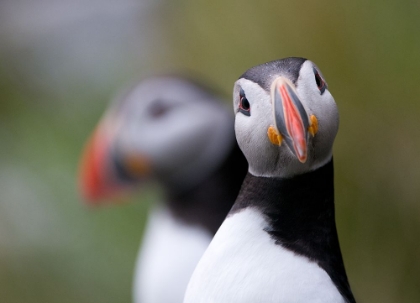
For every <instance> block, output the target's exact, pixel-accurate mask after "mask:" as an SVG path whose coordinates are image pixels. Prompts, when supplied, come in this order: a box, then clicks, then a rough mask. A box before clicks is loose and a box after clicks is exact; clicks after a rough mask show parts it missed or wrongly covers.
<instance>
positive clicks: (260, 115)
mask: <svg viewBox="0 0 420 303" xmlns="http://www.w3.org/2000/svg"><path fill="white" fill-rule="evenodd" d="M233 105H234V112H235V134H236V138H237V141H238V144H239V146H240V148H241V150H242V152H243V153H244V155H245V157H246V159H247V161H248V165H249V166H248V167H249V169H248V173H247V176H246V177H245V180H244V182H243V185H242V188H241V190H240V192H239V195H238V197H237V199H236V201H235V204H234V205H233V207H232V209H231V211H230V212H229V214H228V216H227V217H226V219H225V221H224V222H223V224H222V225H221V227H220V228H219V230H218V231H217V233H216V235H215V236H214V238H213V240H212V242H211V243H210V245H209V247H208V248H207V250H206V252H205V253H204V255H203V257H202V258H201V260H200V261H199V263H198V264H197V267H196V269H195V271H194V273H193V275H192V277H191V280H190V282H189V284H188V288H187V291H186V294H185V299H184V303H210V302H212V303H213V302H217V303H235V302H241V303H248V302H249V303H255V302H264V303H274V302H275V303H321V302H322V303H344V302H346V303H354V302H355V299H354V296H353V294H352V291H351V289H350V286H349V282H348V279H347V275H346V271H345V267H344V263H343V258H342V254H341V251H340V245H339V240H338V235H337V229H336V223H335V215H334V175H333V174H334V169H333V158H332V148H333V142H334V139H335V137H336V134H337V131H338V125H339V115H338V109H337V105H336V103H335V101H334V98H333V96H332V95H331V93H330V91H329V89H328V85H327V82H326V81H325V78H324V76H323V75H322V73H321V71H320V69H319V68H318V67H317V66H316V65H315V64H314V63H313V62H311V61H310V60H307V59H304V58H296V57H291V58H285V59H281V60H275V61H271V62H268V63H265V64H262V65H258V66H255V67H252V68H250V69H249V70H247V71H246V72H245V73H244V74H242V76H240V78H239V79H238V80H237V81H236V82H235V84H234V90H233Z"/></svg>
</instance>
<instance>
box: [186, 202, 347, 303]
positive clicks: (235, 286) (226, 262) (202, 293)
mask: <svg viewBox="0 0 420 303" xmlns="http://www.w3.org/2000/svg"><path fill="white" fill-rule="evenodd" d="M266 226H267V222H266V221H265V219H264V218H263V216H262V215H261V214H260V213H259V212H258V211H256V210H253V209H251V208H247V209H244V210H242V211H240V212H239V213H236V214H234V215H232V216H230V217H228V218H227V219H226V220H225V222H224V223H223V224H222V226H221V227H220V229H219V231H218V232H217V233H216V235H215V237H214V239H213V240H212V242H211V244H210V246H209V248H208V249H207V251H206V252H205V254H204V255H203V258H202V259H201V260H200V262H199V264H198V265H197V268H196V270H195V271H194V274H193V276H192V278H191V281H190V283H189V285H188V289H187V292H186V295H185V300H184V303H234V302H240V303H248V302H249V303H256V302H264V303H271V302H273V303H274V302H275V303H283V302H284V303H344V302H345V301H344V299H343V298H342V296H341V295H340V293H339V292H338V290H337V288H336V287H335V285H334V284H333V282H332V280H331V278H330V277H329V275H328V274H327V273H326V272H325V271H324V270H323V269H322V268H320V267H319V266H318V265H317V264H316V263H314V262H311V261H309V260H308V259H307V258H305V257H302V256H299V255H296V254H294V253H293V252H291V251H289V250H287V249H285V248H283V247H281V246H280V245H276V244H275V243H274V240H273V239H272V238H271V237H270V236H269V235H268V234H267V233H266V232H265V231H264V230H263V229H264V227H266Z"/></svg>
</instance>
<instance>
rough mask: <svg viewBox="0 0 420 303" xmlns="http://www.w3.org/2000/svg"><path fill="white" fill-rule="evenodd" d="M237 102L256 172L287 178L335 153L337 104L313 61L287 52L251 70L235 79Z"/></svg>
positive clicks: (240, 132)
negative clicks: (286, 56)
mask: <svg viewBox="0 0 420 303" xmlns="http://www.w3.org/2000/svg"><path fill="white" fill-rule="evenodd" d="M233 104H234V110H235V114H236V118H235V132H236V138H237V141H238V144H239V147H240V148H241V150H242V152H243V153H244V155H245V157H246V158H247V160H248V163H249V172H250V173H251V174H253V175H255V176H264V177H284V178H287V177H292V176H294V175H298V174H302V173H305V172H308V171H312V170H315V169H317V168H319V167H321V166H323V165H324V164H326V163H327V162H328V161H329V160H330V159H331V157H332V146H333V142H334V138H335V136H336V134H337V131H338V120H339V117H338V110H337V105H336V103H335V101H334V98H333V96H332V95H331V93H330V92H329V90H328V86H327V83H326V81H325V79H324V77H323V75H322V73H321V71H320V70H319V68H318V67H317V66H316V65H315V64H314V63H313V62H311V61H309V60H307V59H303V58H285V59H281V60H276V61H272V62H268V63H265V64H262V65H258V66H255V67H253V68H251V69H249V70H247V71H246V72H245V73H244V74H243V75H242V76H241V77H240V78H239V79H238V80H237V81H236V82H235V86H234V92H233Z"/></svg>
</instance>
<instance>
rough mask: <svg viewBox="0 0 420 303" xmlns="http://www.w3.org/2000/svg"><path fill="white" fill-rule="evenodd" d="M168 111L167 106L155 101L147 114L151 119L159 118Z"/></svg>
mask: <svg viewBox="0 0 420 303" xmlns="http://www.w3.org/2000/svg"><path fill="white" fill-rule="evenodd" d="M168 109H169V108H168V106H166V105H165V104H163V103H162V102H159V101H156V102H153V103H152V104H151V106H150V108H149V114H150V116H152V117H153V118H160V117H162V116H163V115H165V114H166V113H167V111H168Z"/></svg>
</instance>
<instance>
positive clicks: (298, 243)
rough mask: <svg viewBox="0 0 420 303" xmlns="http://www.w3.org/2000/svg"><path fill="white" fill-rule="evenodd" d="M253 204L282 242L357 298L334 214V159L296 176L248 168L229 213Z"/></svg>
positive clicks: (348, 296) (347, 297) (347, 295)
mask: <svg viewBox="0 0 420 303" xmlns="http://www.w3.org/2000/svg"><path fill="white" fill-rule="evenodd" d="M247 207H254V208H256V209H258V210H259V211H260V212H261V213H262V214H263V215H264V216H265V217H266V219H267V222H268V225H267V227H266V228H265V229H264V230H265V231H266V232H267V233H268V234H270V236H271V237H272V238H273V239H274V240H275V243H276V244H277V245H281V246H282V247H284V248H286V249H289V250H291V251H292V252H294V253H296V254H299V255H302V256H305V257H307V258H308V259H309V260H311V261H313V262H316V263H317V264H318V265H319V266H320V267H321V268H323V269H324V270H325V271H326V272H327V273H328V275H329V276H330V277H331V280H332V281H333V282H334V284H335V285H336V287H337V289H338V290H339V292H340V293H341V295H342V296H343V297H344V298H345V300H346V302H348V303H355V302H356V301H355V299H354V296H353V294H352V291H351V289H350V285H349V283H348V280H347V275H346V271H345V268H344V263H343V259H342V255H341V250H340V245H339V241H338V235H337V229H336V225H335V218H334V169H333V161H332V160H331V161H330V162H328V163H327V164H326V165H324V166H323V167H321V168H318V169H316V170H315V171H312V172H308V173H305V174H302V175H298V176H294V177H292V178H287V179H286V178H267V177H255V176H253V175H251V174H249V173H248V175H247V176H246V178H245V180H244V183H243V186H242V188H241V191H240V193H239V196H238V198H237V200H236V203H235V205H234V206H233V208H232V210H231V212H230V213H229V216H230V215H232V214H234V213H236V212H239V211H241V210H242V209H244V208H247Z"/></svg>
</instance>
